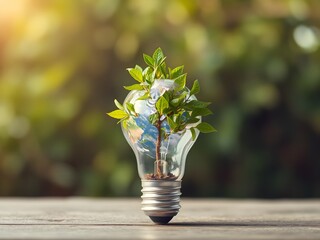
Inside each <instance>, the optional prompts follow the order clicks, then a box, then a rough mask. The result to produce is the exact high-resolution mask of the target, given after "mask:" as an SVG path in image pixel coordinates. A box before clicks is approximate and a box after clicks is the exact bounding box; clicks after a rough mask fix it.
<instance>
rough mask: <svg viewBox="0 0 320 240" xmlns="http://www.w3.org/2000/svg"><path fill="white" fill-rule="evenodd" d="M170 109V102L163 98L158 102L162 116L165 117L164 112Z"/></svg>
mask: <svg viewBox="0 0 320 240" xmlns="http://www.w3.org/2000/svg"><path fill="white" fill-rule="evenodd" d="M168 107H169V103H168V101H167V100H166V99H165V98H164V97H163V96H161V97H160V98H159V99H158V101H157V102H156V109H157V110H158V112H159V113H160V115H163V112H164V111H165V110H166V109H167V108H168Z"/></svg>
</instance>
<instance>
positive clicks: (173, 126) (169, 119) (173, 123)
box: [167, 117, 178, 131]
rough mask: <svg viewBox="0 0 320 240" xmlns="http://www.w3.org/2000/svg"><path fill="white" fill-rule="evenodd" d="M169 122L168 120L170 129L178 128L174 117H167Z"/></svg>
mask: <svg viewBox="0 0 320 240" xmlns="http://www.w3.org/2000/svg"><path fill="white" fill-rule="evenodd" d="M167 122H168V124H169V126H170V129H171V130H172V131H174V130H175V129H176V128H177V126H178V125H177V124H176V123H175V122H174V121H173V119H172V118H171V117H167Z"/></svg>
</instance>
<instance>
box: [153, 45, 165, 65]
mask: <svg viewBox="0 0 320 240" xmlns="http://www.w3.org/2000/svg"><path fill="white" fill-rule="evenodd" d="M152 58H153V60H154V62H155V63H156V64H157V65H159V64H160V63H161V62H162V59H163V58H164V55H163V52H162V50H161V48H157V49H156V50H155V51H154V53H153V55H152Z"/></svg>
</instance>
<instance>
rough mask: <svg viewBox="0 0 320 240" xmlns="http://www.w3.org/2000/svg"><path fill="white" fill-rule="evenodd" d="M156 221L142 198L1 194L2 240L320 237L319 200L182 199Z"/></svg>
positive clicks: (0, 228)
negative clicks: (170, 215) (171, 214)
mask: <svg viewBox="0 0 320 240" xmlns="http://www.w3.org/2000/svg"><path fill="white" fill-rule="evenodd" d="M181 204H182V209H181V210H180V213H179V214H178V215H177V216H176V217H175V218H174V219H173V220H172V221H171V224H169V225H165V226H164V225H162V226H161V225H154V224H153V223H152V222H151V221H150V220H149V218H148V217H147V216H145V215H144V214H143V212H142V211H141V210H140V199H139V198H136V199H104V198H100V199H91V198H90V199H89V198H38V199H34V198H33V199H16V198H0V238H1V239H184V240H186V239H320V200H282V201H262V200H226V199H219V200H216V199H201V200H200V199H182V202H181Z"/></svg>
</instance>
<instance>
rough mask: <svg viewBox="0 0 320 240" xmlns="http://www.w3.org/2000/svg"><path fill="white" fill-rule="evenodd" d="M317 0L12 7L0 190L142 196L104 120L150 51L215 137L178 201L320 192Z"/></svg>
mask: <svg viewBox="0 0 320 240" xmlns="http://www.w3.org/2000/svg"><path fill="white" fill-rule="evenodd" d="M319 9H320V1H317V0H313V1H312V0H309V1H308V0H306V1H303V0H284V1H278V0H270V1H263V0H251V1H250V0H248V1H232V0H231V1H223V0H199V1H193V0H190V1H182V0H180V1H179V0H177V1H169V0H164V1H162V0H152V1H150V0H118V1H117V0H68V1H66V0H46V1H43V0H13V1H1V8H0V26H1V27H0V195H1V196H55V195H57V196H68V195H85V196H133V195H134V196H139V195H140V193H139V191H140V179H139V178H138V175H137V171H136V163H135V159H134V155H133V153H132V151H131V149H130V147H129V145H127V143H126V142H125V139H124V137H123V136H122V133H121V130H120V128H119V126H116V125H115V124H116V123H115V121H113V120H112V119H110V118H107V117H106V116H105V112H109V111H110V110H112V109H113V108H114V107H113V99H114V98H118V99H123V98H124V97H125V94H127V91H125V90H124V89H123V88H122V86H124V85H128V84H130V82H131V78H130V76H129V75H128V74H127V71H126V70H125V69H126V68H127V67H133V66H134V65H135V64H142V59H141V56H142V53H143V52H146V53H149V54H151V53H152V52H153V50H154V49H155V48H156V47H161V48H162V49H163V51H164V52H165V54H166V55H167V56H168V63H169V64H170V65H172V66H178V65H182V64H184V65H185V70H186V71H187V72H188V73H189V76H188V77H189V78H190V79H199V82H200V85H201V86H202V92H201V99H203V100H205V101H211V102H213V104H212V107H211V110H212V111H213V112H214V113H215V114H214V115H213V116H212V117H211V116H210V117H207V118H206V121H207V122H209V123H212V124H213V125H214V126H215V127H216V128H217V129H218V133H214V134H210V135H201V136H200V138H199V139H198V141H197V142H196V144H195V145H194V147H193V149H192V150H191V152H190V153H189V156H188V161H187V169H186V174H185V177H184V181H183V193H184V196H195V197H196V196H198V197H200V196H201V197H211V196H214V197H266V198H271V197H320V187H319V186H320V159H319V158H320V150H319V144H320V137H319V135H320V65H319V63H320V50H319V49H320V14H319Z"/></svg>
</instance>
